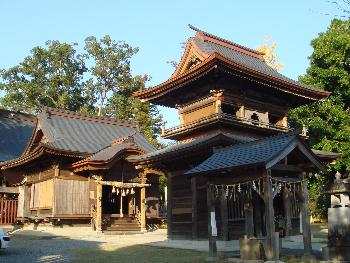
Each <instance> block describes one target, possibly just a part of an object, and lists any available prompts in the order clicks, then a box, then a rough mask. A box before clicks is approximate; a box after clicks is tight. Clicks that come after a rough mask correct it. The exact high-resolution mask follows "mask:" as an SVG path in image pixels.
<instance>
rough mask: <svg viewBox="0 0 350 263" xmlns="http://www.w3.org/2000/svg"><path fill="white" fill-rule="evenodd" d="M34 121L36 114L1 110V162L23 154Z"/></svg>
mask: <svg viewBox="0 0 350 263" xmlns="http://www.w3.org/2000/svg"><path fill="white" fill-rule="evenodd" d="M34 122H35V117H34V116H31V115H28V114H24V113H18V112H10V111H6V110H0V162H3V161H7V160H10V159H14V158H17V157H18V156H20V155H21V153H22V152H23V150H24V149H25V147H26V145H27V143H28V141H29V139H30V137H31V135H32V132H33V129H34V126H35V123H34Z"/></svg>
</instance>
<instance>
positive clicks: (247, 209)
mask: <svg viewBox="0 0 350 263" xmlns="http://www.w3.org/2000/svg"><path fill="white" fill-rule="evenodd" d="M253 216H254V213H253V203H252V200H246V202H244V217H245V234H246V235H247V237H252V236H254V218H253Z"/></svg>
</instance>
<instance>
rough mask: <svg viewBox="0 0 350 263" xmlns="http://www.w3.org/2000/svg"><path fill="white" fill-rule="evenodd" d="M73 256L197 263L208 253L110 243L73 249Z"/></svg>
mask: <svg viewBox="0 0 350 263" xmlns="http://www.w3.org/2000/svg"><path fill="white" fill-rule="evenodd" d="M72 256H73V262H123V263H125V262H126V263H154V262H157V263H187V262H188V263H190V262H191V263H197V262H205V261H206V258H207V253H206V252H200V251H193V250H187V249H174V248H159V247H150V246H144V245H134V246H129V247H121V246H118V245H114V246H113V245H109V246H102V247H101V248H86V249H85V248H84V249H75V250H72ZM217 262H227V260H225V259H224V258H222V257H221V258H220V259H219V260H218V261H217Z"/></svg>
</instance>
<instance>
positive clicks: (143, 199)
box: [140, 187, 146, 231]
mask: <svg viewBox="0 0 350 263" xmlns="http://www.w3.org/2000/svg"><path fill="white" fill-rule="evenodd" d="M140 202H141V204H140V210H141V211H140V212H141V230H142V231H144V230H145V229H146V188H145V187H142V188H140Z"/></svg>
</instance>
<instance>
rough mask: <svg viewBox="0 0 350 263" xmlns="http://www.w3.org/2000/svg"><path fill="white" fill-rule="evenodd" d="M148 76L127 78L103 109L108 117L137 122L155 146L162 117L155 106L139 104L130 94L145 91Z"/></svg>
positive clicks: (137, 99) (138, 100)
mask: <svg viewBox="0 0 350 263" xmlns="http://www.w3.org/2000/svg"><path fill="white" fill-rule="evenodd" d="M148 80H149V76H147V75H144V76H140V75H138V76H135V77H131V76H129V79H128V81H126V82H123V83H120V86H119V89H118V91H116V92H114V93H113V94H112V96H111V97H110V99H109V101H108V105H107V107H106V109H105V111H106V114H107V115H108V116H111V117H114V118H116V119H123V120H134V121H137V122H139V124H140V128H141V130H142V132H143V133H144V135H145V136H146V137H147V138H148V140H149V141H150V142H151V143H152V144H153V145H156V146H159V145H158V142H157V136H156V135H158V134H160V132H161V126H162V123H163V120H162V116H161V115H160V114H159V111H158V109H157V108H156V106H154V105H152V104H150V103H147V102H141V100H140V99H139V98H135V97H133V96H132V93H133V92H135V91H139V90H144V89H145V83H146V82H147V81H148Z"/></svg>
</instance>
